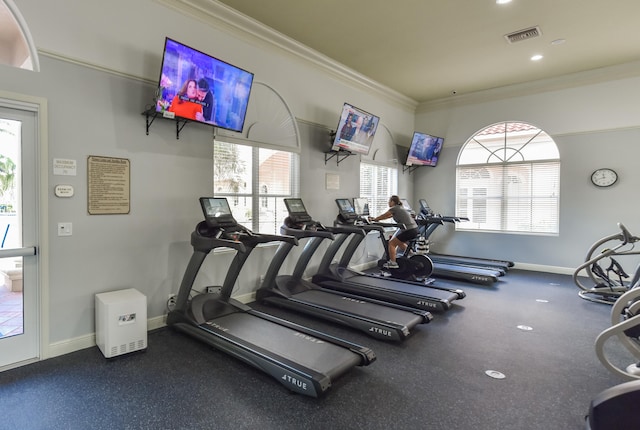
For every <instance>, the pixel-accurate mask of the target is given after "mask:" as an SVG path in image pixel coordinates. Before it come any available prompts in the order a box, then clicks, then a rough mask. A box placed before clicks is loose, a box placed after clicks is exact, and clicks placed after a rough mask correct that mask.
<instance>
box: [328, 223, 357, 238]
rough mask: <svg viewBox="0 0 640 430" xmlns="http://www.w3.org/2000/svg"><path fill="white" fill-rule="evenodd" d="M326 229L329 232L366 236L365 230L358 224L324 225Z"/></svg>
mask: <svg viewBox="0 0 640 430" xmlns="http://www.w3.org/2000/svg"><path fill="white" fill-rule="evenodd" d="M326 229H327V230H328V231H330V232H331V233H352V234H359V235H361V236H366V232H365V231H364V230H363V229H362V228H361V227H360V226H347V225H334V226H333V227H326Z"/></svg>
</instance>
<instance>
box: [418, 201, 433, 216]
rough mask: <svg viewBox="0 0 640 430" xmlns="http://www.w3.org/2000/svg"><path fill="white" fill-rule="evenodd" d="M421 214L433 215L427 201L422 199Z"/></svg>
mask: <svg viewBox="0 0 640 430" xmlns="http://www.w3.org/2000/svg"><path fill="white" fill-rule="evenodd" d="M420 213H421V214H423V215H431V214H432V213H433V211H432V210H431V208H430V207H429V205H428V204H427V201H426V200H425V199H420Z"/></svg>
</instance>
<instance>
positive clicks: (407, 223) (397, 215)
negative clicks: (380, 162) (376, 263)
mask: <svg viewBox="0 0 640 430" xmlns="http://www.w3.org/2000/svg"><path fill="white" fill-rule="evenodd" d="M389 218H393V220H394V221H395V222H396V223H397V224H398V225H399V226H400V227H399V228H398V230H397V231H396V232H395V233H394V234H393V237H392V238H391V240H389V245H388V248H389V249H388V254H389V261H388V262H387V263H386V264H385V265H384V267H385V268H386V269H397V268H399V267H400V266H399V265H398V263H397V262H396V248H400V249H401V250H402V251H403V252H404V251H405V250H406V249H407V243H408V242H409V241H410V240H411V239H414V238H416V237H417V236H418V234H419V230H418V224H417V223H416V220H414V219H413V217H412V216H411V213H409V211H408V210H406V209H405V208H404V207H403V206H402V202H401V201H400V197H398V196H395V195H394V196H391V197H389V210H387V211H386V212H385V213H383V214H382V215H378V216H377V217H375V218H371V217H370V218H369V220H370V221H374V222H377V221H380V220H383V219H389Z"/></svg>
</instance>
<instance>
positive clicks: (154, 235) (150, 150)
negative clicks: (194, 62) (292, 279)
mask: <svg viewBox="0 0 640 430" xmlns="http://www.w3.org/2000/svg"><path fill="white" fill-rule="evenodd" d="M164 3H165V0H137V1H135V2H131V1H127V0H113V1H110V2H99V1H97V0H61V1H57V2H35V1H28V0H16V4H17V6H18V8H19V9H20V11H21V13H22V15H23V16H24V18H25V20H26V22H27V24H28V25H29V28H30V30H31V32H32V36H33V39H34V41H35V44H36V45H37V46H38V49H39V50H40V52H41V58H40V59H41V72H39V73H33V72H28V71H25V70H18V69H11V68H8V67H0V90H5V91H11V92H16V93H21V94H26V95H35V96H39V97H44V98H46V99H47V100H48V108H49V118H48V120H49V131H48V133H49V136H48V141H49V157H50V160H52V159H54V158H68V159H75V160H77V162H78V175H77V176H76V177H73V178H69V177H65V178H64V182H65V183H69V182H71V184H72V185H74V187H75V189H76V195H75V197H74V198H72V199H66V200H61V199H56V198H55V197H54V196H53V192H52V189H53V185H55V184H56V183H58V182H60V179H61V178H60V177H54V176H53V175H52V172H51V170H50V171H49V172H48V174H49V184H50V188H51V190H50V194H49V195H50V197H49V213H48V214H46V215H47V217H48V223H49V229H50V232H51V233H50V237H49V242H50V249H49V250H48V252H49V256H50V273H49V274H48V277H49V283H48V284H49V288H50V291H49V297H50V309H49V316H50V318H49V321H47V322H46V324H45V326H46V327H48V329H49V331H50V334H49V338H50V342H51V343H52V344H56V345H62V346H59V347H58V350H60V351H62V350H64V344H65V343H69V344H70V345H73V340H74V339H87V338H90V336H91V334H92V333H93V331H94V323H93V318H94V315H93V297H94V295H95V294H96V293H98V292H103V291H109V290H114V289H119V288H125V287H134V288H137V289H139V290H140V291H141V292H142V293H144V294H145V295H147V297H148V300H149V309H148V312H149V317H150V318H153V317H157V316H160V315H162V314H163V313H164V312H165V309H164V302H165V300H166V297H167V294H168V293H170V292H175V291H176V290H177V287H178V285H179V282H180V279H181V277H182V273H183V271H184V268H185V267H186V264H187V261H188V259H189V257H190V255H191V247H190V245H189V235H190V232H191V231H192V229H193V228H194V226H195V224H196V223H197V222H198V221H199V220H200V218H201V214H200V209H199V207H198V204H197V198H198V197H199V196H201V195H206V194H209V192H210V190H211V187H212V184H211V181H212V179H211V177H212V168H211V157H212V148H211V146H212V145H211V137H212V130H211V129H210V128H208V127H206V126H199V125H193V124H190V125H188V126H187V127H185V129H184V130H183V132H182V133H181V136H180V140H176V139H175V127H174V124H173V123H172V122H170V121H156V122H155V123H154V124H153V125H152V127H151V130H150V133H149V135H148V136H147V135H145V129H144V118H143V116H142V115H141V114H140V113H141V112H142V111H143V110H144V108H145V106H147V105H148V104H150V103H151V100H152V97H153V93H154V84H153V82H154V81H155V80H156V79H157V75H158V71H159V67H160V61H161V51H162V46H163V41H164V38H165V36H169V37H172V38H174V39H176V40H180V41H181V42H184V43H186V44H189V45H191V46H193V47H195V48H198V49H200V50H202V51H204V52H207V53H210V54H212V55H215V56H217V57H219V58H221V59H224V60H225V61H228V62H230V63H232V64H235V65H237V66H240V67H243V68H245V69H247V70H250V71H252V72H254V73H255V75H256V80H257V81H261V82H264V83H266V84H268V85H269V86H271V87H272V88H274V89H275V90H276V91H278V93H279V94H280V95H282V96H283V98H284V99H285V100H286V101H287V103H288V104H289V107H290V108H291V109H292V111H293V113H294V115H295V116H296V117H297V118H298V119H299V126H300V134H301V139H302V140H301V142H302V148H301V167H302V184H301V195H302V197H303V198H304V199H305V202H306V203H307V206H308V207H309V209H310V211H311V212H313V215H314V216H315V217H317V218H318V219H320V220H321V221H323V222H326V223H330V222H331V221H332V220H333V217H335V209H333V208H334V207H335V203H334V202H333V200H334V199H335V198H336V197H353V196H355V195H356V194H357V190H358V159H359V157H357V156H354V157H350V158H349V159H347V160H345V161H344V162H342V163H341V164H340V165H339V166H336V165H335V162H334V161H329V162H328V163H327V164H325V162H324V154H323V152H324V150H325V149H326V148H327V147H328V146H329V143H328V136H327V134H328V132H329V131H330V130H332V129H335V127H336V124H337V120H338V115H339V110H340V108H341V106H342V103H343V102H345V101H348V102H350V103H353V104H354V105H356V106H359V107H362V108H363V109H366V110H367V111H369V112H375V113H376V114H378V115H380V116H381V123H382V124H383V125H384V127H385V128H386V129H387V130H388V131H389V135H390V136H391V138H389V137H388V136H387V137H386V138H385V143H384V144H382V143H381V142H382V140H378V141H376V142H375V143H374V145H376V146H374V151H375V150H379V152H378V154H379V156H380V157H382V159H384V160H388V159H391V158H393V154H394V148H389V146H388V145H390V144H394V145H404V146H408V144H409V140H410V135H411V134H412V132H413V130H414V129H420V130H423V131H433V132H434V133H441V134H442V135H443V136H445V138H446V145H445V149H444V151H443V153H442V158H441V164H440V165H439V166H438V167H437V168H436V169H431V170H428V169H426V168H422V169H418V170H417V171H416V172H414V173H412V174H411V175H409V174H408V173H405V174H401V178H400V181H399V183H400V187H401V189H400V194H403V195H405V196H406V197H408V198H409V199H410V200H411V201H412V202H414V200H417V199H418V198H420V197H426V198H428V199H429V201H430V202H431V204H432V206H433V207H435V208H438V209H439V210H441V211H442V212H452V211H453V193H454V176H453V175H454V173H453V172H454V166H455V158H456V155H457V151H458V150H459V146H460V145H461V144H462V143H464V141H465V140H466V138H467V137H469V136H471V135H472V134H473V133H474V132H475V131H476V130H478V129H480V128H482V127H483V126H485V125H487V124H489V123H493V122H497V121H503V120H506V119H517V120H523V121H530V122H532V123H534V124H536V125H538V126H540V127H542V128H544V129H545V130H546V131H547V132H549V133H550V134H551V135H552V136H554V138H556V141H557V142H558V144H559V146H560V148H561V155H562V157H563V167H562V169H563V170H562V172H563V177H562V181H563V182H562V193H563V197H562V198H563V200H562V208H561V209H562V217H563V218H562V224H561V236H560V237H558V238H546V237H528V238H525V239H526V241H525V242H523V240H522V237H520V236H518V237H515V236H511V235H486V234H481V233H479V234H470V233H466V234H462V233H456V234H455V236H452V237H451V238H449V237H447V236H446V235H445V237H444V240H443V242H442V246H443V248H445V249H444V250H445V251H451V252H457V253H470V254H481V253H486V254H489V253H491V254H493V253H495V256H496V257H509V258H511V259H514V260H516V261H520V262H525V263H530V264H542V265H553V266H565V267H570V266H572V265H575V264H574V263H576V262H578V261H579V260H580V258H581V257H582V255H583V253H584V251H585V250H586V248H587V247H588V245H589V244H590V243H591V242H592V241H593V240H595V239H596V238H598V237H600V236H602V235H604V234H607V233H608V232H610V231H611V230H612V229H613V228H614V227H615V222H616V221H619V220H621V221H624V222H626V223H628V224H629V227H630V228H632V229H633V228H635V227H639V226H637V223H636V222H635V217H633V213H634V210H635V209H636V208H635V206H636V204H635V203H634V201H633V198H632V196H633V191H635V190H633V189H632V186H633V185H632V184H634V183H637V178H636V173H635V170H637V169H635V158H636V157H635V155H636V153H635V152H636V150H635V146H634V145H633V143H634V142H635V140H636V138H637V137H638V136H637V132H636V130H635V129H630V130H624V128H625V127H636V126H637V125H638V120H637V118H639V116H638V107H637V106H634V105H633V100H634V99H635V100H637V99H638V97H637V96H638V94H637V92H638V91H640V86H639V85H638V83H639V82H638V80H637V78H633V79H627V80H615V81H611V82H604V83H601V84H594V85H590V86H586V87H572V88H570V89H567V90H560V91H555V92H548V93H538V94H534V95H530V96H521V97H511V98H506V99H503V100H496V101H489V102H482V103H475V102H474V103H471V104H463V105H460V106H454V107H443V108H436V109H432V110H430V111H424V112H423V111H421V112H420V113H418V114H417V115H416V116H414V108H415V103H413V102H412V101H411V100H408V99H406V98H403V97H401V96H399V95H398V94H397V93H394V92H392V91H385V90H384V89H383V88H382V89H381V88H380V87H379V86H375V85H373V86H372V85H371V83H370V82H368V81H367V79H366V78H363V79H362V80H361V81H358V80H357V79H350V78H349V76H351V77H353V76H354V74H353V73H351V74H350V73H348V71H344V70H343V72H344V73H337V72H335V73H334V72H332V71H331V70H330V68H329V67H327V64H328V62H326V61H325V62H324V64H323V65H318V64H317V63H316V62H311V61H307V60H304V59H301V58H299V57H296V56H295V55H292V54H291V53H288V52H286V51H285V50H283V49H281V48H277V47H274V46H273V45H272V44H270V43H268V42H267V41H265V40H263V39H261V38H256V37H253V36H248V35H246V34H244V35H243V34H241V33H240V32H238V30H236V29H234V28H233V27H232V26H230V25H228V24H227V23H224V22H214V21H215V20H211V19H208V21H205V20H202V19H195V18H192V17H188V16H185V15H183V14H179V13H177V12H176V11H175V10H173V9H171V8H169V7H167V6H165V5H164ZM169 3H171V2H169ZM172 3H174V4H182V3H183V2H182V1H181V0H175V1H173V2H172ZM193 3H194V4H209V3H210V4H214V5H215V2H208V1H204V0H202V1H193ZM335 69H336V70H340V69H341V67H340V66H339V65H335ZM638 76H640V73H638ZM608 129H616V130H617V129H620V130H619V131H616V130H612V131H607V130H608ZM599 130H605V131H603V132H598V131H599ZM594 131H595V132H594ZM603 140H604V141H606V143H607V145H606V148H607V150H606V151H604V152H603V151H602V150H601V147H602V146H603V145H602V141H603ZM584 145H586V146H584ZM585 148H589V149H591V148H593V154H589V153H588V152H587V151H585ZM609 148H611V149H609ZM596 149H597V151H596ZM620 151H622V152H623V153H624V154H625V156H624V157H619V156H618V154H619V153H620ZM89 155H104V156H112V157H122V158H128V159H129V160H130V161H131V213H130V214H129V215H111V216H90V215H88V214H87V203H86V159H87V157H88V156H89ZM400 161H402V160H400ZM604 164H606V165H609V166H612V167H616V168H618V170H619V172H620V174H621V180H620V184H618V185H616V187H614V188H613V189H611V190H595V189H592V188H591V187H590V186H589V184H588V173H589V172H590V171H591V170H593V169H594V168H596V167H600V166H601V165H604ZM327 172H331V173H335V174H338V175H339V176H340V184H341V186H340V190H338V191H327V190H324V189H323V184H324V181H325V174H326V173H327ZM412 187H413V190H412ZM427 189H428V190H429V191H428V193H427V191H426V190H427ZM319 190H322V192H318V191H319ZM565 196H566V198H565ZM602 202H606V205H604V204H602ZM414 203H415V202H414ZM603 206H606V207H607V209H605V208H604V207H603ZM627 207H630V210H626V208H627ZM611 208H612V209H611ZM609 212H614V213H609ZM60 221H70V222H73V223H74V235H73V236H72V237H65V238H60V237H57V236H56V235H55V232H56V229H55V228H54V226H55V225H56V223H57V222H60ZM578 221H579V222H578ZM580 223H586V226H585V228H584V229H581V228H580V225H581V224H580ZM442 232H443V233H446V231H445V230H444V229H443V230H442ZM523 243H524V244H525V245H526V246H523ZM271 252H273V248H264V249H260V250H257V251H256V253H255V255H253V256H252V257H251V261H250V262H249V263H250V264H249V265H250V267H252V269H253V270H248V271H246V273H243V274H242V275H241V278H240V280H239V282H238V287H237V291H236V292H237V294H240V295H241V294H246V293H250V292H251V291H252V290H253V289H255V286H256V285H257V279H258V277H259V274H260V273H262V272H264V271H265V270H266V267H267V264H268V259H269V256H270V253H271ZM216 257H217V258H218V264H216V265H214V267H213V269H211V270H206V271H204V272H203V273H202V274H201V276H199V278H198V280H197V283H198V285H199V286H205V285H212V284H220V283H221V282H222V279H223V276H224V266H225V264H228V263H229V261H230V254H223V255H220V256H216Z"/></svg>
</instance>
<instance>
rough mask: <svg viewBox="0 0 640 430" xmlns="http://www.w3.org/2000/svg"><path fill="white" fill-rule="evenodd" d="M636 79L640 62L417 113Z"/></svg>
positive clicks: (452, 99)
mask: <svg viewBox="0 0 640 430" xmlns="http://www.w3.org/2000/svg"><path fill="white" fill-rule="evenodd" d="M636 77H640V61H633V62H630V63H624V64H618V65H615V66H608V67H601V68H598V69H592V70H587V71H583V72H578V73H571V74H567V75H562V76H557V77H554V78H549V79H540V80H537V81H531V82H526V83H523V84H514V85H507V86H504V87H496V88H492V89H488V90H483V91H477V92H473V93H469V94H459V95H455V96H448V97H445V98H441V99H437V100H431V101H427V102H423V103H420V104H419V105H418V106H417V108H416V114H419V113H426V112H430V111H436V110H440V109H448V108H454V107H459V106H466V105H470V104H478V103H485V102H491V101H497V100H503V99H508V98H513V97H523V96H529V95H534V94H539V93H544V92H551V91H559V90H563V89H568V88H576V87H582V86H586V85H593V84H598V83H602V82H608V81H615V80H619V79H628V78H636Z"/></svg>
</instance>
